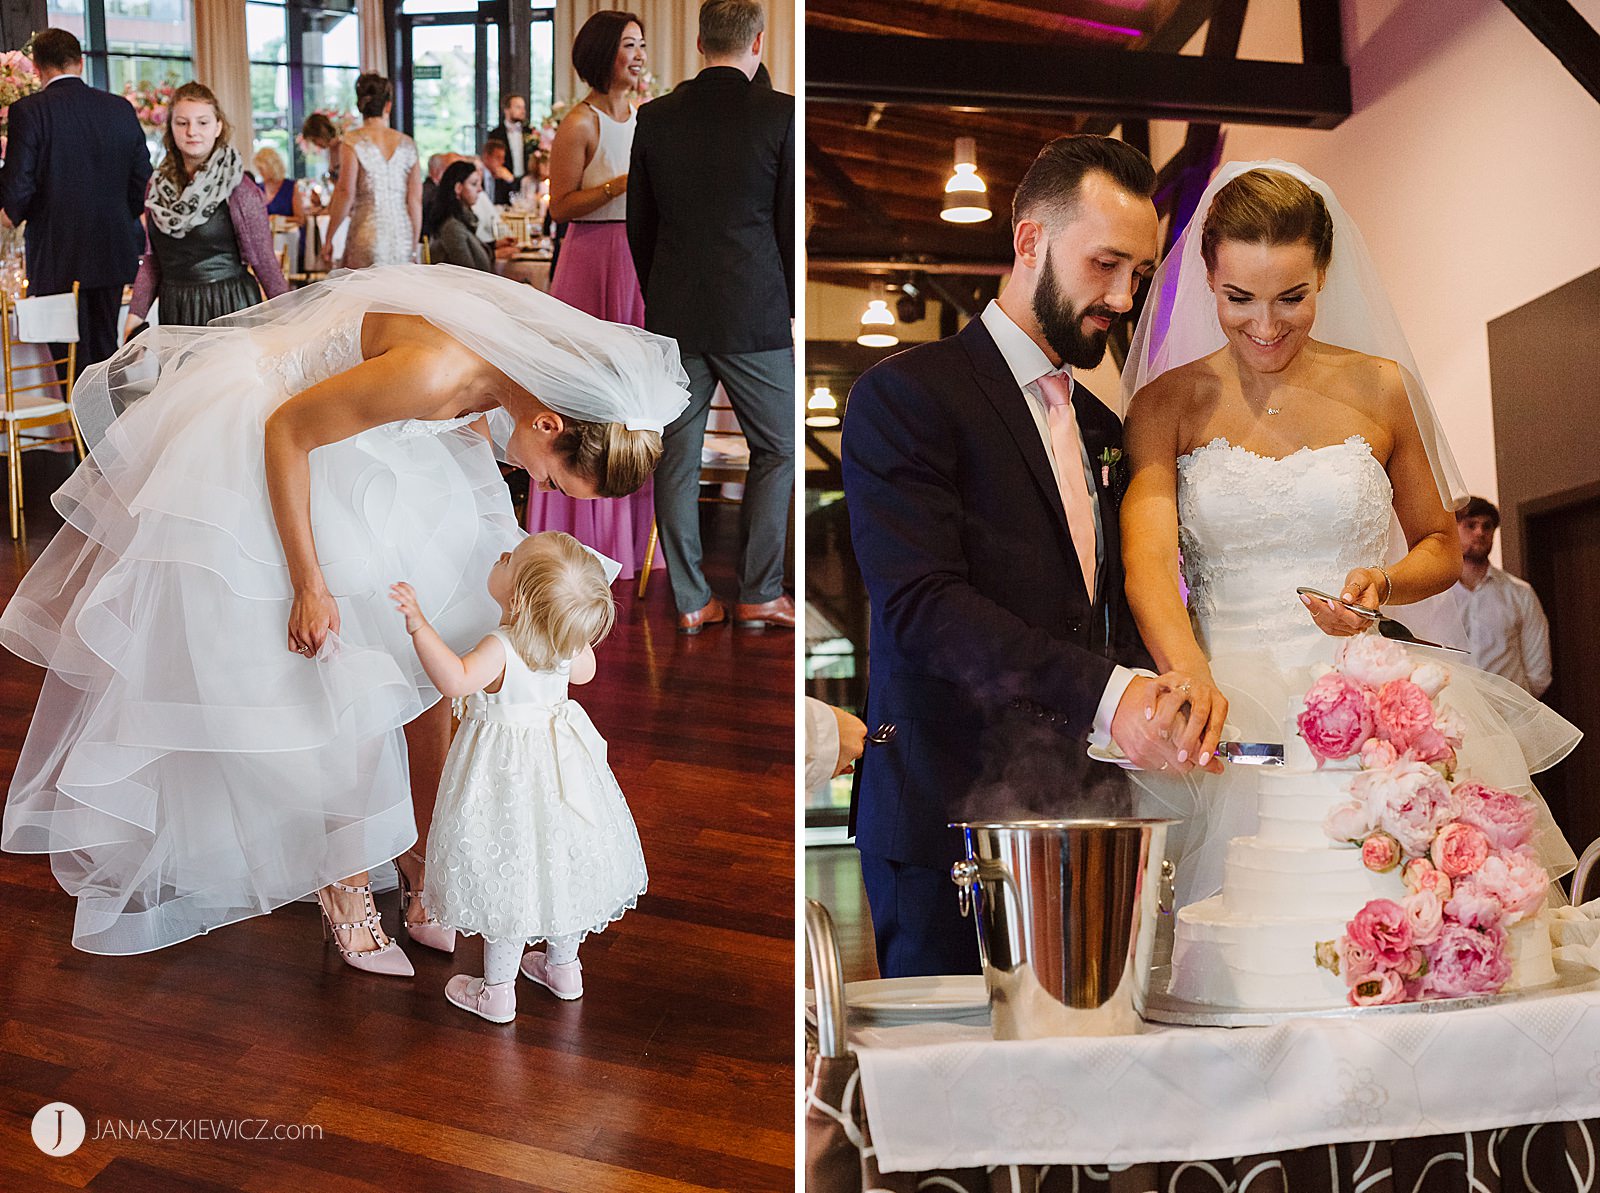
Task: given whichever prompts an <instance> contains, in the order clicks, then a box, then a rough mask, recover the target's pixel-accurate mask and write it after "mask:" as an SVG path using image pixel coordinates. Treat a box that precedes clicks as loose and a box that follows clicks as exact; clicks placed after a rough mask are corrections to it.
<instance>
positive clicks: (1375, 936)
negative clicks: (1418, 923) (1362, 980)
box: [1346, 899, 1413, 969]
mask: <svg viewBox="0 0 1600 1193" xmlns="http://www.w3.org/2000/svg"><path fill="white" fill-rule="evenodd" d="M1346 934H1347V935H1348V936H1349V937H1350V940H1351V941H1352V942H1353V943H1355V944H1357V945H1359V946H1361V947H1362V948H1364V949H1366V950H1367V951H1368V952H1370V953H1371V954H1372V955H1373V956H1374V957H1375V958H1376V959H1377V963H1378V965H1380V966H1382V967H1384V968H1389V969H1392V968H1393V967H1394V966H1396V965H1398V964H1400V962H1401V961H1403V960H1404V959H1405V956H1406V953H1407V951H1408V950H1409V949H1410V948H1411V945H1412V943H1413V942H1412V939H1411V920H1410V918H1409V917H1408V916H1407V915H1406V912H1405V908H1403V907H1401V906H1400V904H1398V903H1396V902H1395V901H1394V900H1393V899H1374V900H1372V901H1371V902H1370V903H1368V904H1367V905H1366V906H1365V907H1363V908H1362V909H1361V910H1360V911H1358V912H1356V918H1355V919H1353V920H1351V921H1350V924H1349V927H1348V928H1347V929H1346Z"/></svg>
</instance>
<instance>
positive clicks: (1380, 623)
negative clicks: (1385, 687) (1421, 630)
mask: <svg viewBox="0 0 1600 1193" xmlns="http://www.w3.org/2000/svg"><path fill="white" fill-rule="evenodd" d="M1295 591H1296V592H1297V593H1299V594H1300V595H1301V596H1310V597H1316V598H1317V599H1318V600H1322V601H1332V602H1333V603H1334V604H1335V605H1342V606H1344V608H1346V609H1348V610H1350V612H1352V613H1354V614H1356V615H1357V616H1358V617H1365V618H1367V619H1368V620H1370V621H1372V622H1373V623H1374V624H1375V625H1376V626H1377V627H1378V633H1379V634H1380V635H1382V636H1383V637H1385V638H1393V639H1394V640H1395V641H1396V642H1404V643H1405V644H1406V645H1407V646H1425V647H1427V648H1428V649H1429V650H1447V651H1449V652H1450V653H1451V654H1462V655H1464V654H1471V653H1472V652H1471V651H1469V650H1466V649H1464V648H1462V647H1460V646H1446V645H1445V644H1444V643H1443V642H1429V641H1428V640H1427V639H1426V638H1419V637H1417V636H1416V635H1415V634H1413V633H1412V632H1411V631H1410V630H1409V629H1407V628H1406V627H1405V626H1404V625H1403V624H1402V623H1400V622H1398V621H1396V620H1395V619H1394V618H1392V617H1390V616H1389V615H1388V614H1387V613H1383V612H1381V611H1379V610H1377V609H1369V608H1367V607H1366V606H1365V605H1358V604H1356V603H1355V602H1354V601H1347V600H1345V599H1344V598H1342V597H1336V596H1329V595H1328V594H1327V593H1325V592H1321V591H1319V590H1317V589H1315V588H1297V589H1295Z"/></svg>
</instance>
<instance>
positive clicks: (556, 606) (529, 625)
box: [506, 530, 616, 671]
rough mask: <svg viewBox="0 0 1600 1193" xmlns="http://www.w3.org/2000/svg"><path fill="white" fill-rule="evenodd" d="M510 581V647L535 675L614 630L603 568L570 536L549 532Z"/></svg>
mask: <svg viewBox="0 0 1600 1193" xmlns="http://www.w3.org/2000/svg"><path fill="white" fill-rule="evenodd" d="M533 538H534V543H535V547H534V548H533V549H532V550H530V551H528V552H527V557H526V558H525V559H524V560H523V561H522V564H521V566H519V567H518V568H517V570H516V573H515V574H514V575H513V576H512V578H511V599H510V601H509V602H508V612H509V613H510V624H509V625H508V626H507V627H506V632H507V637H509V638H510V639H511V645H513V646H514V647H516V648H517V654H519V655H521V656H522V661H523V662H525V663H526V664H528V666H529V667H531V668H533V669H534V670H535V671H548V670H550V669H551V668H552V667H554V666H556V665H557V664H559V663H562V662H564V661H566V660H568V659H571V658H572V657H573V656H575V655H576V654H577V653H578V652H579V651H581V650H582V649H583V648H584V647H585V646H593V645H594V644H595V643H597V642H599V641H600V640H601V639H602V638H604V637H605V636H606V635H607V634H609V633H610V632H611V625H612V622H613V621H614V620H615V619H616V606H615V605H614V604H613V603H612V600H611V587H610V585H608V584H607V583H606V573H605V569H604V568H603V567H601V566H600V561H599V560H598V559H596V558H595V557H594V556H593V555H591V554H589V552H588V551H586V550H585V549H584V547H583V544H582V543H580V542H578V540H577V539H575V538H573V537H572V536H571V535H570V534H563V533H561V532H560V531H559V530H548V531H545V532H544V533H543V534H536V535H534V536H533Z"/></svg>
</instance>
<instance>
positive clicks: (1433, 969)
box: [1422, 924, 1511, 998]
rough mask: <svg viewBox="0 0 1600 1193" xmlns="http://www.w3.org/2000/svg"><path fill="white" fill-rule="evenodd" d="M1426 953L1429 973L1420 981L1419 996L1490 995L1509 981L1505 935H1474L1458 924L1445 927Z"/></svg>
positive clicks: (1485, 933) (1508, 962) (1495, 931)
mask: <svg viewBox="0 0 1600 1193" xmlns="http://www.w3.org/2000/svg"><path fill="white" fill-rule="evenodd" d="M1427 953H1428V973H1427V976H1426V977H1424V978H1423V979H1422V992H1423V994H1424V996H1425V997H1428V998H1460V997H1461V996H1462V995H1466V994H1493V993H1494V992H1495V991H1496V990H1499V989H1500V987H1501V986H1504V985H1505V984H1506V980H1507V979H1508V978H1510V977H1511V961H1510V960H1509V959H1508V958H1507V957H1506V938H1505V933H1503V932H1501V931H1500V930H1499V929H1490V930H1489V931H1487V932H1477V931H1474V930H1473V929H1471V928H1467V927H1464V926H1463V925H1461V924H1446V925H1445V927H1444V930H1443V931H1441V932H1440V933H1439V939H1438V940H1436V941H1434V942H1433V943H1432V944H1431V945H1429V946H1428V949H1427Z"/></svg>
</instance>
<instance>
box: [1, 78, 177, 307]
mask: <svg viewBox="0 0 1600 1193" xmlns="http://www.w3.org/2000/svg"><path fill="white" fill-rule="evenodd" d="M9 124H10V132H9V136H8V138H7V142H6V164H5V169H4V170H3V171H0V203H3V204H4V206H5V212H6V215H8V216H10V217H11V222H12V223H14V224H20V223H22V221H23V220H27V221H28V228H27V253H28V288H29V290H30V291H31V292H32V293H35V294H59V293H62V292H64V291H67V290H70V289H72V283H73V282H77V283H78V284H79V285H81V286H84V287H103V286H122V285H126V284H127V283H128V282H131V281H133V279H134V275H135V274H137V273H138V272H139V254H140V253H141V252H142V251H143V249H144V234H143V233H142V232H141V230H140V227H139V217H140V216H141V215H142V214H143V213H144V192H145V184H146V183H148V182H149V181H150V153H149V150H148V149H146V148H145V143H144V131H143V130H142V129H141V128H140V127H139V120H138V117H136V116H135V115H134V114H133V106H132V105H131V104H129V103H128V101H127V100H125V99H123V98H122V97H121V96H120V95H112V94H111V93H109V92H106V91H97V90H95V89H94V88H93V87H90V86H89V85H88V84H87V83H85V82H84V81H83V80H82V79H79V78H75V77H72V76H68V77H66V78H62V79H60V80H58V81H55V82H52V83H51V84H50V85H49V86H47V87H45V88H44V89H43V90H42V91H39V92H37V93H35V94H33V95H29V96H24V97H23V98H22V99H19V100H18V101H17V102H16V103H14V104H12V105H11V112H10V120H9Z"/></svg>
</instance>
